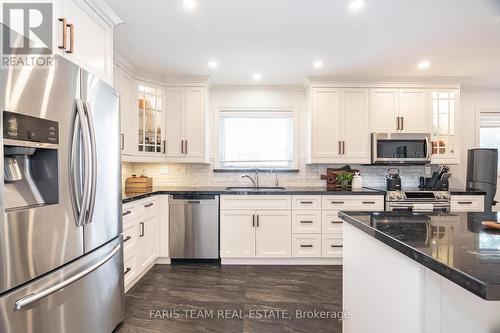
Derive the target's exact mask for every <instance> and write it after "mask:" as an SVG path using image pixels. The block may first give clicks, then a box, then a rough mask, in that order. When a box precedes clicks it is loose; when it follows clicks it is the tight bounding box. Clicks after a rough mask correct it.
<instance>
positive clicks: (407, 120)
mask: <svg viewBox="0 0 500 333" xmlns="http://www.w3.org/2000/svg"><path fill="white" fill-rule="evenodd" d="M430 110H431V108H430V106H429V103H428V96H427V90H426V89H407V88H404V89H394V88H374V89H372V91H371V113H372V117H371V119H372V120H371V132H376V133H394V132H400V133H430V132H431V129H432V123H431V111H430Z"/></svg>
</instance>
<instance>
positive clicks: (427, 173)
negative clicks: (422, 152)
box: [425, 166, 431, 176]
mask: <svg viewBox="0 0 500 333" xmlns="http://www.w3.org/2000/svg"><path fill="white" fill-rule="evenodd" d="M425 175H426V176H430V175H431V167H430V166H426V167H425Z"/></svg>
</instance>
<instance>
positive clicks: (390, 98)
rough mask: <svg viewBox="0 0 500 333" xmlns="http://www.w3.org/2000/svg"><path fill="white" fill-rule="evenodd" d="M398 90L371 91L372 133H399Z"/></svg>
mask: <svg viewBox="0 0 500 333" xmlns="http://www.w3.org/2000/svg"><path fill="white" fill-rule="evenodd" d="M397 117H398V89H378V88H377V89H372V90H371V113H370V118H371V132H376V133H392V132H396V131H397V128H398V126H397V120H398V119H397Z"/></svg>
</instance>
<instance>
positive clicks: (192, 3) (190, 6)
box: [182, 0, 196, 9]
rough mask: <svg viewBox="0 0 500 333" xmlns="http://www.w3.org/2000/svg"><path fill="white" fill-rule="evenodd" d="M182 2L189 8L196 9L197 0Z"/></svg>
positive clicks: (183, 0)
mask: <svg viewBox="0 0 500 333" xmlns="http://www.w3.org/2000/svg"><path fill="white" fill-rule="evenodd" d="M182 4H183V5H184V7H186V8H187V9H195V8H196V1H195V0H182Z"/></svg>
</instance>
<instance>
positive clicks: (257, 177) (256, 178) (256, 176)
mask: <svg viewBox="0 0 500 333" xmlns="http://www.w3.org/2000/svg"><path fill="white" fill-rule="evenodd" d="M255 182H256V183H257V187H259V169H255Z"/></svg>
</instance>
